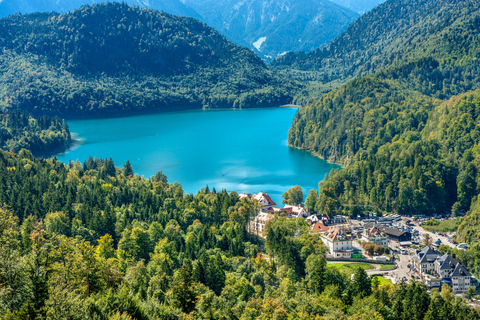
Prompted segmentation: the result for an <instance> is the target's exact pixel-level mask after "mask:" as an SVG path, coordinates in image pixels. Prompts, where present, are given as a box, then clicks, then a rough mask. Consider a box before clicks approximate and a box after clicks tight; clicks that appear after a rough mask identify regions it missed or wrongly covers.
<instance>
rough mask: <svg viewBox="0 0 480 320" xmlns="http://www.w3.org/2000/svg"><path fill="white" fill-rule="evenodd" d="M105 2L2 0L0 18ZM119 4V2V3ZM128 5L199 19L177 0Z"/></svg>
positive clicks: (138, 0)
mask: <svg viewBox="0 0 480 320" xmlns="http://www.w3.org/2000/svg"><path fill="white" fill-rule="evenodd" d="M101 2H105V1H102V0H2V1H0V18H4V17H7V16H9V15H12V14H16V13H23V14H26V13H33V12H52V11H53V12H59V13H66V12H69V11H72V10H75V9H78V8H80V7H81V6H83V5H92V4H95V3H101ZM119 2H120V1H119ZM121 2H125V3H127V4H129V5H136V6H140V7H143V8H148V9H154V10H158V11H165V12H167V13H170V14H175V15H180V16H186V17H193V18H197V19H199V18H200V15H199V14H198V13H197V12H195V10H193V9H192V8H189V7H187V6H186V5H184V4H183V3H182V2H180V1H179V0H123V1H121Z"/></svg>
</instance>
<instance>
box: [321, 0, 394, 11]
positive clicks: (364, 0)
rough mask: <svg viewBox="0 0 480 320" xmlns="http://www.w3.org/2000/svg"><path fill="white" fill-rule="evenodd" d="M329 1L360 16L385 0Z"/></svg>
mask: <svg viewBox="0 0 480 320" xmlns="http://www.w3.org/2000/svg"><path fill="white" fill-rule="evenodd" d="M330 1H332V2H333V3H336V4H338V5H339V6H343V7H346V8H348V9H350V10H353V11H355V12H358V13H360V14H364V13H365V12H367V11H370V10H372V9H373V8H374V7H376V6H378V5H379V4H381V3H384V2H385V0H330Z"/></svg>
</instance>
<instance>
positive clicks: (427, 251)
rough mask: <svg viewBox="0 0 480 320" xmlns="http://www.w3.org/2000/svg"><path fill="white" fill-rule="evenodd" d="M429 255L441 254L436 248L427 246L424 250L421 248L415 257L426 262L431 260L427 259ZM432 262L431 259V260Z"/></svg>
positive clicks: (421, 261)
mask: <svg viewBox="0 0 480 320" xmlns="http://www.w3.org/2000/svg"><path fill="white" fill-rule="evenodd" d="M429 255H436V256H439V255H440V253H439V252H437V251H435V250H432V248H430V247H428V246H427V247H425V248H423V249H422V250H420V251H419V252H418V253H417V254H416V255H415V259H417V260H418V261H419V262H420V263H425V262H429V261H428V259H427V256H429ZM430 262H431V261H430Z"/></svg>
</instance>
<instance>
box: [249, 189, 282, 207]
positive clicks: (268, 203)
mask: <svg viewBox="0 0 480 320" xmlns="http://www.w3.org/2000/svg"><path fill="white" fill-rule="evenodd" d="M252 199H254V200H257V201H258V203H260V204H261V205H262V209H268V208H276V207H277V204H276V203H275V202H274V201H273V200H272V198H270V196H269V195H268V194H267V193H264V192H259V193H258V194H256V195H255V196H254V197H253V198H252Z"/></svg>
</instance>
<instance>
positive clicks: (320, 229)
mask: <svg viewBox="0 0 480 320" xmlns="http://www.w3.org/2000/svg"><path fill="white" fill-rule="evenodd" d="M311 230H312V232H316V233H326V232H328V230H330V228H329V227H327V226H325V225H324V224H323V223H321V222H316V223H314V224H313V225H312V227H311Z"/></svg>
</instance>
